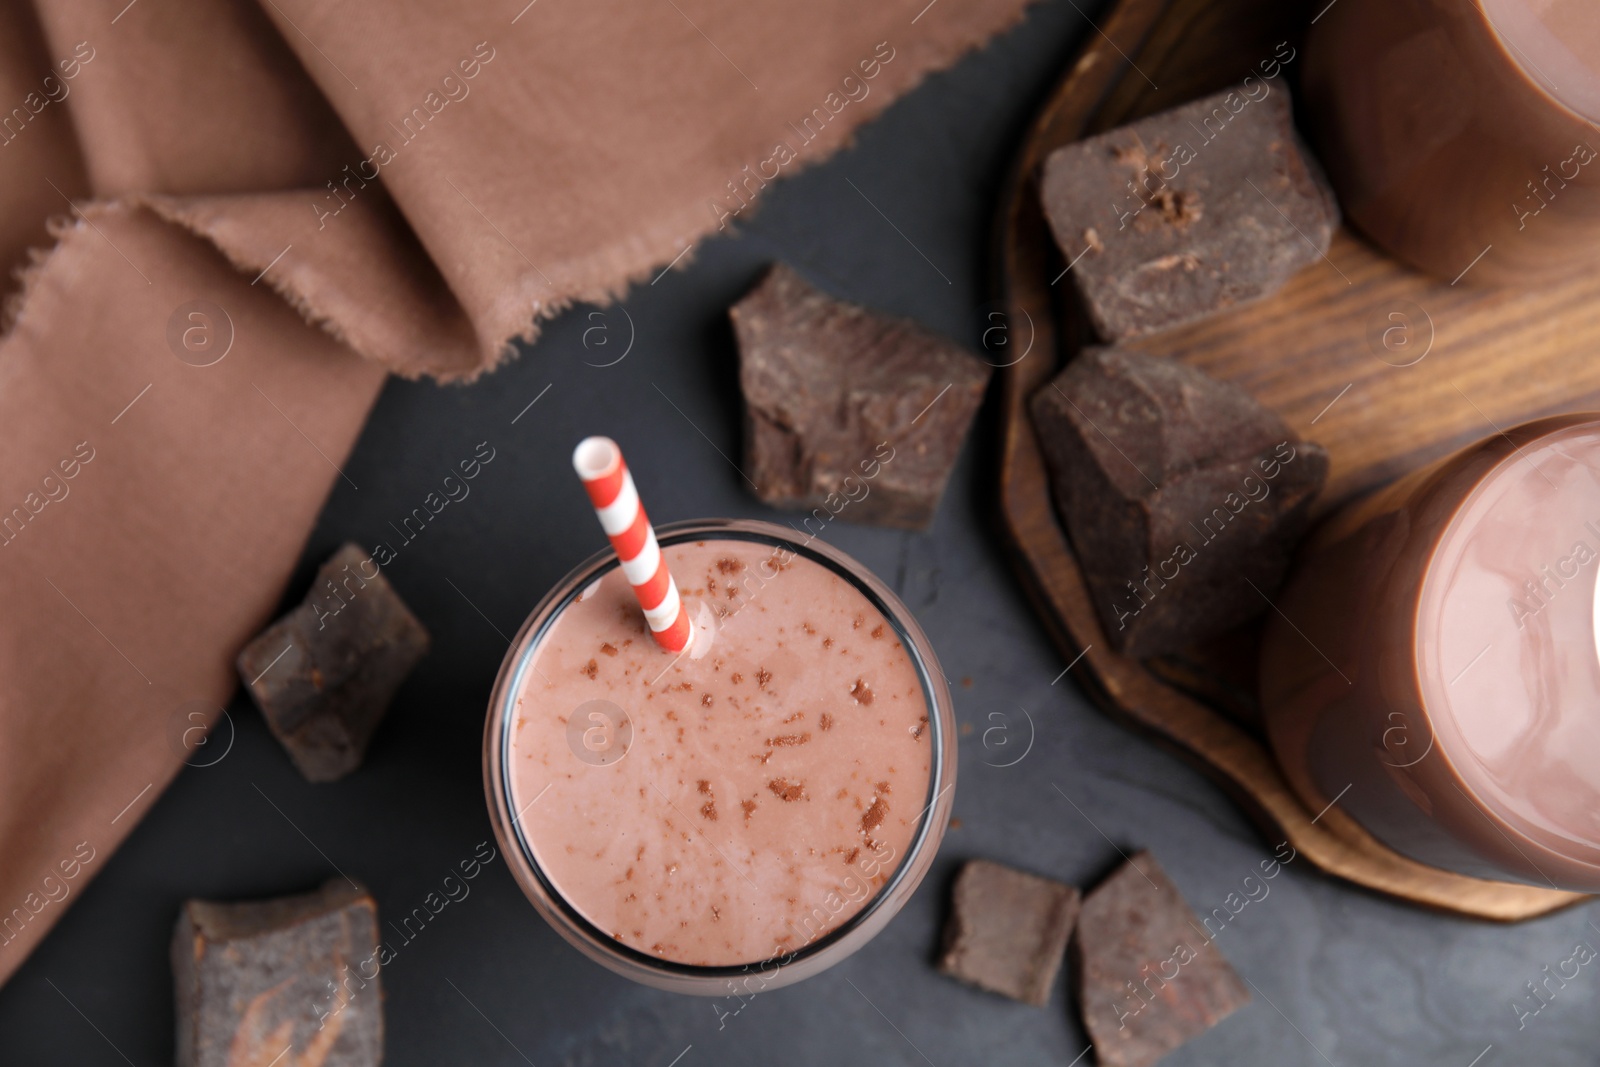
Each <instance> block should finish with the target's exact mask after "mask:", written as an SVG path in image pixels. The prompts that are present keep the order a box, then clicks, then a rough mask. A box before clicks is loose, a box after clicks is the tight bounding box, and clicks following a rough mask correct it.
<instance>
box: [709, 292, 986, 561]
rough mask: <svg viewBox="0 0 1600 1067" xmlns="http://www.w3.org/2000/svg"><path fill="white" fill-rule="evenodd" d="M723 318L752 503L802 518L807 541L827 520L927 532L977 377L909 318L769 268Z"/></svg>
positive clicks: (974, 368) (972, 405)
mask: <svg viewBox="0 0 1600 1067" xmlns="http://www.w3.org/2000/svg"><path fill="white" fill-rule="evenodd" d="M729 314H730V315H731V316H732V318H733V328H734V332H735V334H736V335H737V336H738V339H739V385H740V388H742V389H743V390H744V398H745V451H744V454H745V469H746V471H747V472H748V474H749V478H750V481H751V482H752V483H754V484H755V486H756V487H757V488H756V495H757V496H759V497H760V498H761V499H762V500H764V501H766V502H767V503H769V504H771V505H773V506H774V507H780V508H794V509H810V510H811V512H812V518H810V519H807V520H806V526H807V528H808V529H810V528H812V527H813V526H814V525H816V524H819V523H821V524H825V523H827V522H828V521H830V520H831V519H832V518H834V517H839V518H843V519H848V520H849V521H851V522H863V523H871V524H875V525H879V526H896V527H900V528H902V529H922V528H925V527H926V526H927V525H928V524H929V523H931V522H932V521H933V515H934V512H935V510H937V508H938V506H939V498H940V496H942V495H943V493H944V486H945V482H946V481H947V480H948V479H949V477H950V468H951V467H952V466H954V464H955V461H956V455H957V454H958V453H959V452H960V450H961V442H962V441H963V440H964V439H965V438H966V435H967V428H968V426H969V425H970V424H971V423H972V416H973V415H974V413H976V412H977V410H978V405H979V404H980V403H981V402H982V400H983V390H984V386H985V385H987V384H988V381H989V374H990V367H989V366H987V365H986V364H984V363H982V362H981V361H979V360H978V359H977V358H976V357H975V356H973V355H972V354H971V353H969V352H968V351H966V350H965V349H963V348H961V347H960V346H959V345H957V344H955V343H954V342H952V341H948V340H946V339H945V338H943V337H940V336H938V335H937V334H934V333H932V332H930V331H928V330H925V329H923V328H922V327H921V326H918V325H917V324H916V323H914V322H911V321H910V320H908V319H900V318H894V317H891V316H888V315H881V314H879V313H877V312H875V311H869V310H867V309H866V308H864V307H860V306H859V305H856V304H850V303H846V302H845V301H843V300H836V299H834V298H833V297H831V296H828V295H827V294H826V293H822V292H819V291H818V290H816V289H814V288H812V287H811V286H810V285H809V284H807V283H806V281H805V280H804V279H803V278H801V277H800V275H798V274H796V273H795V272H794V271H793V270H791V269H790V268H789V267H788V266H786V265H784V264H782V263H779V264H776V265H774V266H773V268H772V269H771V270H770V271H768V272H767V275H766V277H765V278H764V279H763V280H762V281H761V284H759V285H757V286H756V287H755V289H753V290H752V291H751V292H750V293H749V295H747V296H746V297H745V298H744V299H743V300H741V301H739V303H737V304H735V305H734V306H733V308H732V309H731V310H730V311H729ZM814 532H820V526H818V527H817V530H816V531H814Z"/></svg>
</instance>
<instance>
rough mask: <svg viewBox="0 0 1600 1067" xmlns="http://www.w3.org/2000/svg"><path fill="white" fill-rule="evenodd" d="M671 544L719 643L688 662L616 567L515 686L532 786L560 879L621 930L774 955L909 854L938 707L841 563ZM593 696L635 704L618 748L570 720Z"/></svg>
mask: <svg viewBox="0 0 1600 1067" xmlns="http://www.w3.org/2000/svg"><path fill="white" fill-rule="evenodd" d="M662 551H663V553H664V555H665V558H666V560H667V564H668V566H669V567H670V568H671V570H672V574H673V576H674V578H675V579H676V580H677V582H678V585H679V588H680V590H681V591H682V593H683V595H684V597H685V603H686V604H687V605H688V607H689V609H690V611H691V613H696V612H699V611H700V609H701V608H702V606H703V607H705V608H708V609H709V610H710V611H711V612H713V613H715V614H717V615H720V616H721V623H720V627H719V629H718V631H717V633H716V637H715V641H714V643H713V645H712V647H711V650H710V651H709V652H708V653H706V654H705V655H703V656H701V657H700V658H698V659H695V658H691V657H690V656H683V657H681V658H680V659H679V660H678V661H677V662H676V663H675V664H674V663H673V660H672V657H670V656H668V655H667V654H665V653H663V652H661V651H660V650H659V649H658V648H657V647H656V646H655V644H654V642H653V641H652V640H651V639H650V637H649V635H648V633H647V632H646V630H645V626H644V620H643V618H642V616H641V614H640V611H639V606H638V604H637V602H636V601H635V600H634V598H633V594H632V591H631V590H630V589H629V588H628V586H627V584H626V581H625V579H624V578H623V576H622V574H621V572H620V571H618V570H613V571H611V572H610V573H609V574H607V575H606V576H605V577H604V578H603V579H602V580H601V581H600V582H599V583H598V584H597V585H595V586H592V587H591V588H590V589H588V590H586V591H585V593H584V595H583V597H582V599H580V600H578V601H576V602H574V603H571V604H569V605H568V606H567V607H566V609H565V610H563V611H562V613H561V614H560V616H559V617H558V618H557V619H556V620H555V622H554V623H553V624H552V625H551V627H550V629H549V630H548V632H547V633H546V635H545V637H544V639H543V640H542V642H541V643H540V646H539V648H538V649H537V651H536V652H535V658H534V661H533V665H534V667H535V668H536V669H534V670H529V671H528V672H527V676H526V681H525V683H524V685H523V688H522V690H521V691H520V692H519V693H518V695H517V700H516V709H515V720H514V722H513V724H512V735H511V748H510V753H509V756H510V758H509V760H508V764H509V767H508V776H509V777H510V779H511V782H512V793H513V798H514V803H515V807H516V809H517V810H518V811H521V812H522V814H521V816H520V818H519V823H520V825H521V827H522V830H523V833H524V834H525V836H526V838H527V840H528V842H529V843H530V845H531V846H532V849H533V851H534V854H535V856H536V858H537V861H538V864H539V866H540V867H541V868H542V869H543V871H544V873H545V875H546V877H547V878H548V879H549V880H550V881H551V883H552V884H553V885H554V886H555V888H556V890H557V891H558V892H559V893H560V894H561V895H562V896H563V897H564V898H565V899H566V900H567V902H568V903H570V904H571V905H572V906H573V907H574V908H575V909H576V910H577V911H579V912H580V913H581V914H582V915H583V916H584V917H585V918H586V919H588V920H589V922H591V923H592V924H593V925H594V926H596V927H597V928H598V929H600V930H601V931H603V932H604V933H606V934H609V935H610V936H612V937H614V938H616V939H617V940H618V941H620V942H622V943H624V944H626V945H628V946H630V947H631V948H634V949H636V950H638V951H640V952H643V953H646V954H648V955H651V956H655V957H658V958H661V959H666V960H672V961H675V962H678V963H685V964H693V965H700V966H726V965H738V964H744V963H757V962H761V961H764V960H768V959H771V958H773V957H776V956H779V955H783V954H785V953H789V952H793V951H796V950H798V949H800V948H802V947H804V946H805V945H806V944H808V943H810V942H812V941H815V940H817V939H818V938H820V937H822V936H823V935H825V934H827V933H828V932H829V931H831V930H833V929H835V928H837V927H838V926H839V925H841V924H842V923H844V922H845V921H847V920H848V919H849V918H850V917H851V916H853V915H855V914H856V913H857V912H859V911H860V910H861V908H862V907H864V906H865V905H866V904H867V903H869V902H870V900H871V899H872V897H873V896H874V895H875V894H876V893H877V891H878V889H879V888H880V887H881V886H882V885H883V884H884V883H885V882H886V881H887V880H888V879H889V878H890V877H891V876H892V875H893V873H894V871H895V869H896V868H897V867H898V866H899V864H900V863H901V862H902V861H903V860H904V858H905V856H906V853H907V851H908V846H909V845H910V843H911V840H912V837H913V836H914V834H915V833H916V830H917V825H918V822H919V818H920V816H921V814H922V812H923V810H924V808H925V807H926V805H927V803H928V800H929V797H928V796H927V793H928V788H929V780H930V774H931V768H932V759H931V757H932V739H931V737H930V736H929V729H930V727H929V722H928V714H929V712H928V708H927V705H926V701H925V699H924V696H923V688H922V683H921V679H920V677H919V675H918V673H917V670H916V667H915V666H914V664H913V662H912V660H911V657H910V655H909V654H908V653H907V651H906V649H905V648H904V647H903V646H902V644H901V642H900V638H899V635H898V634H897V633H896V632H895V629H894V627H893V626H892V625H890V623H889V622H888V620H887V619H885V617H884V616H883V615H882V614H881V613H880V612H879V611H878V610H877V609H876V608H875V607H873V605H872V603H871V602H870V601H869V600H868V599H867V598H866V597H865V596H864V595H862V593H861V592H860V591H858V590H857V589H856V588H855V587H854V586H853V585H851V584H850V583H849V582H847V581H846V580H845V579H843V578H841V577H839V576H838V575H836V574H835V573H834V572H832V571H831V570H830V569H828V568H827V567H825V566H823V565H822V564H819V563H816V562H814V561H812V560H809V559H806V558H804V557H797V556H793V555H784V556H781V557H775V553H776V552H777V550H776V549H775V548H774V547H773V546H771V545H766V544H760V543H756V542H750V541H738V540H710V541H701V542H693V543H685V544H677V545H670V546H667V547H665V548H663V549H662ZM785 561H786V562H785ZM780 563H781V564H782V565H781V566H780V565H779V564H780ZM595 700H604V701H610V702H611V703H612V704H614V705H616V706H617V707H619V708H621V709H623V710H624V711H625V712H626V714H627V717H628V720H629V723H630V725H631V730H632V739H631V743H630V744H629V747H628V748H627V751H626V754H625V755H623V756H622V757H621V758H620V759H614V758H611V759H608V761H607V762H593V761H591V760H592V757H591V758H587V759H586V758H584V756H582V755H580V752H581V751H582V749H583V745H582V742H581V741H571V740H569V738H573V737H576V736H581V735H580V734H575V733H574V732H573V731H572V730H571V729H570V728H569V725H568V719H569V717H571V716H572V715H573V712H574V711H575V710H576V709H578V708H579V707H580V705H584V704H585V703H586V702H589V701H595ZM582 719H584V720H587V713H585V714H584V716H582ZM592 721H593V722H594V723H595V728H596V729H599V730H601V731H602V734H600V735H595V736H596V740H597V741H603V740H605V738H604V736H603V735H604V732H605V731H606V729H607V724H606V723H605V721H604V720H603V719H595V720H592ZM584 725H588V722H587V721H585V722H584ZM612 740H614V737H613V738H612ZM574 745H576V746H577V749H576V750H575V748H574ZM547 787H548V788H547Z"/></svg>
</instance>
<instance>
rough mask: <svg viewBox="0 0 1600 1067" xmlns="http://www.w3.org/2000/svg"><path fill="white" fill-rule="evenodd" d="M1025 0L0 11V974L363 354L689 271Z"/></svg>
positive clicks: (24, 945)
mask: <svg viewBox="0 0 1600 1067" xmlns="http://www.w3.org/2000/svg"><path fill="white" fill-rule="evenodd" d="M1023 4H1024V0H937V2H936V3H935V4H933V5H931V6H925V3H924V0H911V2H895V3H892V4H885V5H857V4H852V3H847V2H846V0H815V2H813V3H809V4H804V5H799V4H795V5H790V4H784V5H780V4H775V3H771V4H748V3H743V2H736V0H627V2H625V0H583V2H573V0H535V2H534V3H530V4H527V5H526V6H523V4H522V0H458V2H454V3H451V2H446V0H388V2H385V3H383V4H365V5H354V4H335V3H331V2H326V0H265V2H262V3H259V4H258V3H256V2H254V0H184V2H181V3H180V2H178V0H134V2H132V3H129V4H127V5H126V6H124V4H123V0H111V2H105V0H93V2H91V0H35V2H34V3H32V4H29V3H27V2H24V0H0V264H5V265H10V266H12V267H15V268H25V269H24V272H23V275H22V277H21V279H20V281H19V283H18V284H17V285H16V286H15V288H14V291H12V292H11V293H10V294H9V298H8V301H7V323H8V326H9V332H8V333H7V335H6V336H5V337H4V339H3V340H0V427H3V428H4V444H3V446H0V605H3V606H4V610H3V611H0V980H3V979H4V978H5V977H8V976H9V975H10V974H11V973H12V972H13V971H14V970H15V968H16V967H17V966H18V965H19V964H20V963H21V961H22V960H23V959H24V958H25V957H26V955H27V953H28V952H29V951H30V949H31V948H32V947H33V946H34V945H35V944H37V942H38V940H39V938H40V937H42V936H43V935H44V933H45V932H46V931H47V930H48V929H49V927H50V926H51V925H53V924H54V923H55V921H56V920H58V919H59V918H60V917H61V915H62V914H63V913H64V911H65V909H66V907H67V906H69V905H70V903H71V901H72V900H73V899H75V897H76V895H77V893H78V892H80V891H81V889H82V886H83V884H84V883H85V882H86V881H87V880H88V879H90V878H92V877H93V875H94V874H95V873H96V872H97V871H98V870H99V869H100V868H101V867H103V866H104V865H105V862H106V859H107V857H108V856H109V855H110V853H111V852H112V851H113V850H114V849H115V848H116V846H117V845H118V844H119V843H120V842H121V840H122V839H123V837H125V836H126V835H127V833H128V832H129V830H131V828H132V827H133V825H134V824H135V823H136V822H137V820H138V818H139V816H140V815H141V814H142V813H143V812H144V811H145V810H147V809H148V808H149V806H150V805H151V803H153V801H154V800H155V798H156V797H157V796H158V795H159V794H160V792H161V790H162V789H163V788H164V787H165V785H166V784H167V783H168V782H169V781H170V780H171V778H172V777H173V775H174V774H175V773H176V772H177V770H178V769H179V768H180V767H181V765H182V756H183V753H182V749H181V747H179V745H178V743H177V742H175V740H174V737H175V735H178V734H181V731H182V727H183V726H184V725H187V719H186V718H185V716H186V714H187V712H188V711H189V710H191V709H192V708H193V707H195V706H197V703H196V702H199V704H203V705H204V706H210V707H217V706H220V705H222V704H224V703H226V702H227V700H228V699H229V697H230V695H231V694H232V692H233V690H234V687H235V685H236V684H237V679H236V678H235V676H234V672H233V667H232V661H233V657H234V654H235V653H236V652H237V650H238V649H239V647H240V646H242V645H243V644H244V643H245V641H246V640H247V639H248V638H249V637H251V636H252V635H253V634H254V633H255V632H256V631H257V630H258V629H259V628H260V627H261V626H262V625H263V624H264V623H265V622H266V621H267V618H268V616H269V614H270V613H271V612H272V610H273V609H274V607H275V605H276V604H277V603H278V601H279V599H280V597H281V595H282V592H283V587H284V583H285V582H286V580H287V576H288V574H289V573H290V571H291V569H292V568H293V566H294V564H295V562H296V560H297V558H298V556H299V553H300V552H301V550H302V548H303V546H304V541H305V537H306V534H307V532H308V531H309V529H310V528H311V525H312V523H313V521H314V519H315V517H316V514H317V511H318V509H319V508H320V507H321V505H322V502H323V500H324V499H325V497H326V496H327V493H328V492H329V490H330V488H331V487H332V485H333V484H334V483H335V481H336V480H339V479H341V478H343V477H345V475H344V474H343V472H342V471H341V470H340V467H341V465H342V464H343V463H344V461H345V459H346V457H347V456H348V454H349V452H350V449H351V448H352V446H353V444H354V442H355V439H356V437H357V435H358V434H359V432H360V428H361V425H362V422H363V421H364V419H365V418H366V415H367V412H368V411H369V409H370V408H371V405H372V403H373V401H374V400H375V398H376V396H377V393H378V390H379V389H380V387H381V386H382V383H383V379H384V377H385V374H386V372H389V371H392V372H395V373H398V374H403V375H406V376H408V377H417V376H421V375H431V376H433V377H435V378H438V379H440V380H457V379H461V380H464V379H470V378H472V377H474V376H476V375H478V374H479V373H481V372H482V371H484V370H486V369H488V368H491V367H493V366H494V365H495V363H496V362H498V361H499V360H500V359H501V358H503V357H504V356H505V354H506V353H508V352H509V351H510V342H511V341H512V340H513V339H515V338H519V337H520V338H527V339H532V337H533V336H534V334H535V333H536V331H537V325H538V321H539V320H540V319H541V318H544V317H548V316H551V315H554V314H557V313H559V312H560V311H561V310H562V309H563V308H565V307H567V306H568V305H570V304H572V303H574V302H577V301H595V302H604V301H607V300H610V299H614V298H616V297H619V296H620V295H621V294H622V293H623V292H624V291H625V289H626V287H627V286H628V284H629V283H630V282H631V281H634V280H638V279H641V278H644V277H647V276H649V275H651V274H652V273H653V272H654V271H656V270H659V269H660V267H661V266H663V265H664V264H667V263H670V262H673V261H675V260H677V261H678V262H679V263H680V264H681V263H682V262H684V261H685V260H686V259H687V256H685V257H682V258H681V259H680V253H682V252H684V250H685V249H687V248H689V247H690V246H692V245H693V244H694V243H695V242H697V241H698V240H700V239H701V238H703V237H705V236H706V235H708V234H711V233H715V232H717V231H719V230H721V229H724V228H726V227H728V226H731V225H734V224H736V223H738V222H740V221H742V220H744V219H746V218H748V217H749V216H750V214H751V213H752V212H753V211H754V210H756V209H757V208H759V206H760V203H761V199H762V196H763V195H764V192H765V190H766V188H767V186H768V185H769V184H770V182H772V181H774V180H776V179H777V178H780V177H783V176H787V175H789V174H792V173H794V172H795V171H797V170H798V169H800V168H801V167H804V166H808V165H810V164H813V163H816V162H818V161H820V160H821V159H823V158H825V157H826V156H827V155H829V154H830V153H831V152H833V151H834V150H836V149H837V148H839V147H840V146H841V145H843V144H845V143H847V141H848V140H849V138H850V136H851V134H852V132H853V131H854V129H855V128H856V127H857V126H859V125H860V123H862V122H863V121H865V120H867V119H869V118H871V117H872V116H874V115H876V114H877V113H879V112H880V111H881V110H882V109H883V108H884V107H885V106H887V105H888V104H889V103H890V102H891V101H893V100H894V99H895V98H896V97H897V96H899V95H901V94H903V93H904V92H905V91H906V90H907V89H909V88H911V87H912V86H914V85H915V84H916V83H917V82H918V81H919V80H920V79H921V78H923V77H924V76H925V75H926V74H927V73H928V72H929V71H931V70H934V69H936V68H938V67H941V66H943V65H946V64H948V63H950V62H952V61H953V60H954V59H955V58H957V57H958V56H959V55H960V54H961V53H962V52H963V51H965V50H966V49H968V48H971V47H973V46H975V45H976V44H978V43H980V42H981V41H983V40H984V39H986V38H987V37H988V36H990V35H991V34H993V33H995V32H996V31H998V30H1000V29H1003V28H1005V27H1006V26H1007V25H1009V24H1011V23H1012V22H1014V21H1015V20H1016V19H1017V18H1018V17H1019V15H1020V12H1021V8H1022V7H1023ZM195 301H206V302H208V303H206V304H205V305H203V306H198V305H195V303H194V302H195ZM197 306H198V307H199V310H198V311H197V312H195V309H196V307H197ZM219 309H220V310H219ZM190 312H195V314H196V315H198V316H199V317H194V316H192V315H191V314H190ZM186 330H187V331H189V332H188V333H185V331H186ZM186 340H187V341H188V342H190V343H188V344H186ZM225 340H226V341H228V342H230V344H231V347H229V348H228V349H227V354H226V356H224V357H223V358H221V359H220V360H219V361H217V362H215V363H212V364H210V365H206V366H201V365H197V364H200V363H204V362H206V360H207V359H208V358H210V357H209V356H208V357H204V358H202V357H200V356H198V355H197V354H196V352H197V349H196V348H195V347H194V345H195V344H198V342H201V341H206V342H207V343H209V344H210V346H211V347H210V348H209V349H206V348H204V347H201V348H199V349H198V351H202V352H204V351H210V352H211V353H212V355H215V353H216V352H217V351H219V350H220V348H221V346H222V344H223V342H224V341H225ZM352 484H354V483H352ZM85 856H88V857H90V858H88V859H85ZM69 871H70V872H71V873H70V874H69V873H68V872H69Z"/></svg>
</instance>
